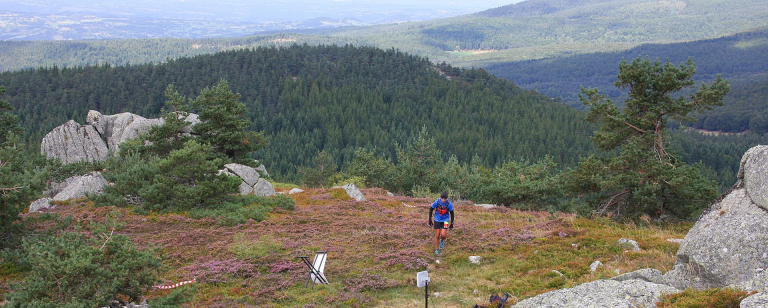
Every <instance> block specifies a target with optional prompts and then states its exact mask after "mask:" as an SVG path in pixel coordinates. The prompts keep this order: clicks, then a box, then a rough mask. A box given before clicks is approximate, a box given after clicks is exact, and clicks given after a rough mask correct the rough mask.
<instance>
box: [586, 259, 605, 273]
mask: <svg viewBox="0 0 768 308" xmlns="http://www.w3.org/2000/svg"><path fill="white" fill-rule="evenodd" d="M601 266H603V262H600V261H595V262H592V264H590V265H589V270H591V271H593V272H594V271H597V268H599V267H601Z"/></svg>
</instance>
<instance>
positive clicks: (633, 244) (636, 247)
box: [619, 238, 643, 252]
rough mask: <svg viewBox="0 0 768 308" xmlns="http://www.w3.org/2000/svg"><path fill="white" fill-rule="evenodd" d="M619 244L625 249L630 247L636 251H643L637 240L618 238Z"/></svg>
mask: <svg viewBox="0 0 768 308" xmlns="http://www.w3.org/2000/svg"><path fill="white" fill-rule="evenodd" d="M619 245H621V247H624V248H627V249H632V251H637V252H640V251H643V250H642V249H640V245H638V244H637V242H636V241H634V240H630V239H626V238H622V239H619Z"/></svg>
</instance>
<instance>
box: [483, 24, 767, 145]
mask: <svg viewBox="0 0 768 308" xmlns="http://www.w3.org/2000/svg"><path fill="white" fill-rule="evenodd" d="M637 57H643V58H646V57H647V58H650V59H656V60H659V61H662V62H663V61H669V62H671V63H673V64H676V65H677V64H680V63H683V62H685V61H686V60H687V59H689V58H690V59H692V60H693V61H694V62H695V63H696V76H695V78H696V79H697V80H698V81H709V80H713V79H714V78H715V77H716V76H717V75H718V74H721V75H722V77H723V78H726V79H728V80H729V81H730V82H731V85H732V91H731V92H730V93H729V94H728V96H726V99H725V103H726V104H725V106H724V107H719V108H716V109H714V110H712V111H709V112H707V113H705V114H704V115H702V116H700V117H699V122H697V123H694V124H693V125H694V127H696V128H702V129H707V130H713V131H723V132H743V131H746V130H747V129H749V128H750V121H751V120H752V119H753V118H758V117H760V118H768V113H766V112H767V111H768V105H766V104H765V102H766V98H767V97H768V90H766V88H768V29H762V30H757V31H750V32H744V33H739V34H736V35H730V36H725V37H721V38H717V39H710V40H701V41H693V42H685V43H673V44H647V45H642V46H639V47H635V48H632V49H628V50H625V51H617V52H604V53H593V54H584V55H572V56H562V57H557V58H551V59H542V60H530V61H520V62H509V63H504V64H497V65H491V66H488V67H487V69H488V71H489V72H491V73H492V74H494V75H496V76H499V77H502V78H505V79H508V80H512V81H513V82H515V83H516V84H518V85H520V86H522V87H524V88H532V89H536V90H538V91H540V92H541V93H543V94H546V95H549V96H551V97H561V98H562V99H563V101H565V102H566V103H568V104H571V105H574V106H580V105H581V103H580V102H579V101H578V97H577V94H579V93H580V90H579V89H580V87H581V86H584V87H587V88H598V89H599V90H600V92H601V93H603V94H606V95H608V96H609V97H611V98H613V99H614V101H617V102H620V101H622V100H623V99H625V96H626V92H625V91H621V90H620V89H618V88H616V87H615V86H614V85H613V82H614V81H615V80H616V75H617V74H618V63H619V62H620V61H622V60H626V61H631V60H632V59H635V58H637ZM756 121H757V120H756ZM757 124H758V123H757V122H756V123H755V125H757ZM754 128H757V126H755V127H754ZM757 132H759V133H765V132H766V128H765V125H764V124H761V126H760V129H758V131H757Z"/></svg>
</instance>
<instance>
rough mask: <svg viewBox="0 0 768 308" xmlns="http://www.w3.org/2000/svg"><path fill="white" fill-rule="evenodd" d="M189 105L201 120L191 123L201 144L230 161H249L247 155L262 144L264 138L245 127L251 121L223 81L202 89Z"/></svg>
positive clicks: (248, 162)
mask: <svg viewBox="0 0 768 308" xmlns="http://www.w3.org/2000/svg"><path fill="white" fill-rule="evenodd" d="M192 106H193V107H194V108H195V109H196V110H197V112H198V114H199V116H200V121H201V122H200V123H199V124H197V125H195V126H194V131H195V133H197V134H199V136H200V137H199V139H200V142H201V143H208V144H210V145H212V146H213V148H214V149H215V150H216V151H218V152H220V153H224V154H226V155H227V156H228V157H229V158H230V159H231V160H232V161H235V162H239V163H243V164H248V165H250V164H253V160H250V159H248V155H249V154H250V153H252V152H254V151H256V150H258V149H260V148H261V147H263V146H264V145H265V141H264V138H263V137H262V135H261V133H257V132H253V131H249V130H248V129H250V127H251V120H250V119H249V118H248V117H247V114H246V113H247V108H246V107H245V104H243V103H242V102H240V95H239V94H235V93H233V92H232V91H231V90H230V89H229V84H228V83H227V82H226V81H225V80H221V81H219V83H218V84H216V85H215V86H213V87H212V88H205V89H203V91H202V92H201V93H200V96H198V97H197V98H196V99H195V100H194V101H193V102H192Z"/></svg>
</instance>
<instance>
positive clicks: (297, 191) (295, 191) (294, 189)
mask: <svg viewBox="0 0 768 308" xmlns="http://www.w3.org/2000/svg"><path fill="white" fill-rule="evenodd" d="M301 192H304V190H303V189H301V188H293V189H291V191H289V192H288V194H289V195H293V194H298V193H301Z"/></svg>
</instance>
